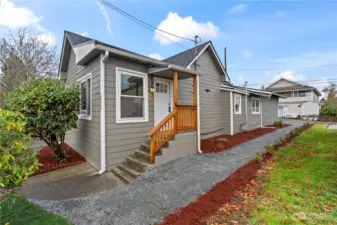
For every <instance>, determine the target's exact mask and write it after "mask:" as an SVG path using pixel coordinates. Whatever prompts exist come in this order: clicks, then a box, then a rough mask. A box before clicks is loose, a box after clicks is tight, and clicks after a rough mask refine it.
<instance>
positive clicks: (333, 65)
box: [232, 64, 337, 72]
mask: <svg viewBox="0 0 337 225" xmlns="http://www.w3.org/2000/svg"><path fill="white" fill-rule="evenodd" d="M323 67H337V64H330V65H319V66H299V67H295V68H292V69H300V68H323ZM286 69H289V68H279V69H276V68H272V69H270V68H269V69H241V70H236V71H232V72H244V71H268V70H269V71H270V70H286Z"/></svg>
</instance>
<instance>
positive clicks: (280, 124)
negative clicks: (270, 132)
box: [273, 120, 283, 127]
mask: <svg viewBox="0 0 337 225" xmlns="http://www.w3.org/2000/svg"><path fill="white" fill-rule="evenodd" d="M282 124H283V122H282V120H276V121H274V123H273V125H274V126H276V127H280V126H282Z"/></svg>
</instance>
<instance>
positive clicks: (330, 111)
mask: <svg viewBox="0 0 337 225" xmlns="http://www.w3.org/2000/svg"><path fill="white" fill-rule="evenodd" d="M319 119H320V120H322V121H331V122H336V121H337V107H336V105H335V104H327V105H325V106H324V107H323V108H322V109H321V111H320V113H319Z"/></svg>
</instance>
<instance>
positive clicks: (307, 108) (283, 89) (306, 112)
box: [266, 78, 321, 118]
mask: <svg viewBox="0 0 337 225" xmlns="http://www.w3.org/2000/svg"><path fill="white" fill-rule="evenodd" d="M266 90H267V91H272V92H275V93H278V94H280V95H282V96H284V97H285V98H284V99H280V100H279V109H278V116H279V117H293V118H296V117H299V116H312V115H318V114H319V109H320V106H319V96H321V93H320V92H319V91H318V90H317V88H315V87H311V86H308V85H303V84H300V83H297V82H294V81H291V80H288V79H285V78H281V79H279V80H277V81H276V82H274V83H272V84H271V85H269V86H268V87H266Z"/></svg>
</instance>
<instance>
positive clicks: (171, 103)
mask: <svg viewBox="0 0 337 225" xmlns="http://www.w3.org/2000/svg"><path fill="white" fill-rule="evenodd" d="M157 81H164V82H168V83H169V88H168V90H169V96H170V105H171V112H172V111H173V108H174V107H173V80H170V79H165V78H159V77H153V88H154V95H153V106H154V107H153V116H154V117H155V116H156V112H155V110H156V82H157ZM153 125H154V126H156V118H153Z"/></svg>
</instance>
